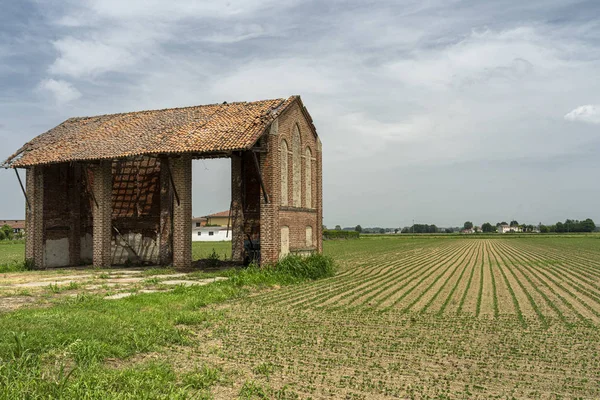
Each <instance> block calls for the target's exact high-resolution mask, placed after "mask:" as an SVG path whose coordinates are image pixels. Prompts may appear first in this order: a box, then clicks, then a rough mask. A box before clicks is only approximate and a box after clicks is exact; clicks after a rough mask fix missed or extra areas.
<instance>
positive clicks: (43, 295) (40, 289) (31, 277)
mask: <svg viewBox="0 0 600 400" xmlns="http://www.w3.org/2000/svg"><path fill="white" fill-rule="evenodd" d="M217 275H218V273H212V274H204V273H199V272H178V271H174V270H171V269H159V268H113V269H101V270H100V269H92V268H61V269H52V270H46V271H31V272H11V273H3V274H0V312H3V311H12V310H16V309H19V308H21V307H25V306H32V305H37V306H40V305H44V304H51V303H52V301H53V300H56V299H58V298H61V297H67V296H72V297H76V296H78V295H80V294H83V293H86V294H99V295H102V296H104V298H105V299H107V300H114V299H121V298H124V297H128V296H132V295H135V294H137V293H152V292H159V291H169V290H172V289H173V288H174V287H175V286H177V285H185V286H191V285H206V284H208V283H211V282H215V281H217V280H223V279H226V278H223V277H220V276H217Z"/></svg>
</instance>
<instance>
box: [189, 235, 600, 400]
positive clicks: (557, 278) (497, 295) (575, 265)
mask: <svg viewBox="0 0 600 400" xmlns="http://www.w3.org/2000/svg"><path fill="white" fill-rule="evenodd" d="M326 250H327V251H328V252H329V253H330V254H331V255H332V256H334V257H335V258H336V259H337V260H338V262H339V263H340V265H341V268H342V269H341V271H340V273H339V274H338V275H337V276H335V277H333V278H330V279H326V280H321V281H316V282H311V283H308V284H303V285H300V286H290V287H284V288H280V289H277V290H272V291H269V292H266V293H264V292H263V293H260V294H257V295H255V296H252V297H250V298H248V299H245V300H242V301H239V302H236V303H234V304H233V305H229V306H228V309H229V313H228V315H229V318H226V319H225V320H224V321H223V324H222V325H220V326H219V328H218V329H215V330H213V331H211V332H210V333H209V334H211V335H214V336H213V337H214V339H218V340H219V343H220V344H219V348H220V349H219V352H218V354H219V356H218V357H217V358H218V359H219V360H220V361H221V362H223V363H224V364H225V365H227V366H228V367H229V368H240V366H243V367H244V368H246V369H247V370H249V371H251V370H252V368H256V366H259V365H270V366H271V368H272V372H271V373H270V374H269V380H268V381H264V382H263V384H264V385H269V386H270V387H277V388H282V387H283V388H287V389H288V390H290V391H292V392H293V393H296V394H298V395H299V396H300V397H301V398H304V397H313V398H328V397H329V398H364V399H372V398H398V397H399V398H494V397H497V398H513V397H515V398H573V397H579V398H598V397H600V360H599V358H598V357H599V356H598V355H599V354H600V335H599V334H598V326H599V325H598V324H599V322H600V240H598V239H594V238H574V239H570V238H539V239H522V238H516V239H499V238H493V239H463V240H461V239H455V240H450V239H393V238H390V239H386V238H381V239H361V240H359V241H355V242H351V241H348V242H339V243H327V248H326ZM199 353H200V354H202V353H204V352H203V351H199ZM204 357H210V358H211V359H213V361H214V358H215V356H214V351H213V354H211V355H210V356H209V355H208V354H204ZM255 379H257V380H258V381H257V382H261V379H262V380H264V377H261V376H260V375H255Z"/></svg>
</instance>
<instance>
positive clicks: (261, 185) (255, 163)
mask: <svg viewBox="0 0 600 400" xmlns="http://www.w3.org/2000/svg"><path fill="white" fill-rule="evenodd" d="M252 158H254V165H255V166H256V172H258V180H259V181H260V187H261V188H262V192H263V196H264V198H265V203H267V204H268V203H269V195H268V194H267V190H266V189H265V183H264V182H263V178H262V174H261V172H260V164H259V163H258V157H256V152H254V151H253V152H252Z"/></svg>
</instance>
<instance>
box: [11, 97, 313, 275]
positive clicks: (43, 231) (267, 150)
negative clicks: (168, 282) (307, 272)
mask: <svg viewBox="0 0 600 400" xmlns="http://www.w3.org/2000/svg"><path fill="white" fill-rule="evenodd" d="M222 157H228V158H231V211H230V212H231V216H232V218H231V221H232V259H233V260H234V261H242V260H243V259H244V257H245V256H246V255H247V254H246V253H247V251H248V249H249V248H250V249H253V250H255V249H256V248H260V253H259V254H260V261H261V263H263V264H264V263H271V262H275V261H277V260H278V259H279V258H280V257H281V256H284V255H286V254H288V253H290V252H295V253H308V252H315V251H316V252H321V251H322V233H323V232H322V218H323V216H322V168H321V142H320V140H319V137H318V136H317V132H316V130H315V127H314V125H313V123H312V119H311V117H310V115H309V113H308V111H307V110H306V108H305V107H304V105H303V103H302V100H301V99H300V97H299V96H292V97H289V98H287V99H275V100H263V101H256V102H240V103H223V104H212V105H204V106H194V107H184V108H172V109H164V110H155V111H140V112H130V113H123V114H112V115H101V116H95V117H83V118H71V119H68V120H66V121H65V122H63V123H62V124H60V125H58V126H57V127H55V128H53V129H51V130H49V131H48V132H46V133H44V134H42V135H40V136H38V137H36V138H34V139H33V140H31V141H30V142H28V143H26V144H25V145H24V146H23V147H22V148H21V149H19V150H18V151H17V152H16V153H15V154H14V155H12V156H11V157H9V158H8V159H7V160H6V161H5V162H4V164H3V166H4V167H5V168H14V169H17V168H25V169H26V174H27V177H26V189H24V191H25V198H26V203H27V206H26V231H27V238H26V246H25V257H26V259H27V260H28V261H29V262H32V263H33V264H34V265H35V266H36V267H37V268H45V267H62V266H74V265H87V264H93V265H94V266H95V267H108V266H110V265H122V264H128V263H142V264H153V265H173V266H174V267H176V268H186V267H189V266H190V265H191V263H192V249H191V244H192V242H191V239H190V232H191V223H192V160H193V159H201V158H222ZM17 176H18V174H17ZM19 179H20V178H19ZM249 243H250V246H249V245H248V244H249ZM258 244H259V245H258ZM254 253H256V252H254Z"/></svg>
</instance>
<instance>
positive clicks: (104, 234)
mask: <svg viewBox="0 0 600 400" xmlns="http://www.w3.org/2000/svg"><path fill="white" fill-rule="evenodd" d="M93 173H94V184H93V189H92V190H93V191H94V197H95V198H96V201H97V202H98V204H97V205H96V204H94V205H93V206H92V208H93V218H94V233H93V236H94V237H93V242H94V267H96V268H107V267H110V266H111V262H112V256H111V239H112V163H111V162H110V161H102V162H101V163H100V165H96V166H94V167H93Z"/></svg>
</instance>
